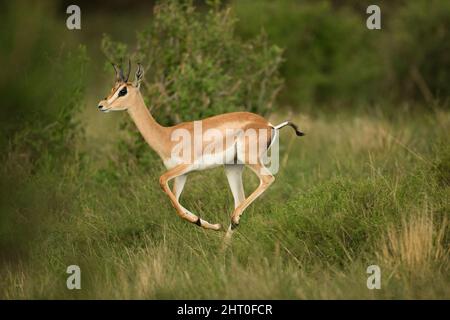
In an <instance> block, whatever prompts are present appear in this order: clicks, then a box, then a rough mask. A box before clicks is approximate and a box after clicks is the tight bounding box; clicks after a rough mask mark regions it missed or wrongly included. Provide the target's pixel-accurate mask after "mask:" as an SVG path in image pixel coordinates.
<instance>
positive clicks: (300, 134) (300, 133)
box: [295, 130, 305, 137]
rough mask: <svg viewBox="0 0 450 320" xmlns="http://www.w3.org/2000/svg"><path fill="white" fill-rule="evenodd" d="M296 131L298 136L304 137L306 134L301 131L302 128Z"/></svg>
mask: <svg viewBox="0 0 450 320" xmlns="http://www.w3.org/2000/svg"><path fill="white" fill-rule="evenodd" d="M295 133H296V134H297V137H302V136H304V135H305V133H304V132H301V131H300V130H295Z"/></svg>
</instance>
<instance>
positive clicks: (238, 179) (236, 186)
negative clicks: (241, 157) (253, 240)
mask: <svg viewBox="0 0 450 320" xmlns="http://www.w3.org/2000/svg"><path fill="white" fill-rule="evenodd" d="M243 169H244V165H242V164H230V165H225V174H226V176H227V179H228V184H229V185H230V189H231V193H232V194H233V198H234V209H236V208H237V207H238V206H239V205H240V204H241V203H242V202H243V201H244V200H245V193H244V185H243V184H242V171H243ZM232 234H233V230H232V228H231V224H230V226H229V227H228V230H227V233H226V235H225V240H227V239H230V238H231V235H232Z"/></svg>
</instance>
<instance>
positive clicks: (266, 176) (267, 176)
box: [230, 163, 275, 230]
mask: <svg viewBox="0 0 450 320" xmlns="http://www.w3.org/2000/svg"><path fill="white" fill-rule="evenodd" d="M247 166H248V167H249V168H250V169H252V171H253V172H254V173H255V174H256V175H257V176H258V178H259V186H258V187H257V188H256V189H255V191H253V193H252V194H250V195H249V196H248V198H247V199H245V200H244V201H243V202H242V203H241V204H240V205H239V206H238V207H237V208H236V209H235V210H234V212H233V215H232V216H231V225H230V229H231V230H233V229H234V228H236V227H237V226H238V224H239V220H240V218H241V215H242V213H243V212H244V210H245V209H246V208H247V207H248V206H249V205H250V204H251V203H252V202H253V201H255V200H256V198H258V197H259V196H260V195H261V194H262V193H263V192H264V191H266V189H267V188H268V187H269V186H270V185H271V184H272V183H273V182H274V181H275V177H274V176H273V175H272V174H271V172H270V171H269V170H268V169H267V168H266V167H264V165H263V164H261V163H257V164H247Z"/></svg>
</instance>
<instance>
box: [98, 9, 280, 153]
mask: <svg viewBox="0 0 450 320" xmlns="http://www.w3.org/2000/svg"><path fill="white" fill-rule="evenodd" d="M235 22H236V19H235V18H234V16H233V15H232V13H231V11H230V9H228V8H222V7H220V6H219V5H218V4H217V3H214V4H211V5H209V6H208V8H207V12H200V11H198V10H196V9H195V7H194V6H193V4H192V1H188V2H187V3H186V4H180V2H178V1H164V2H162V3H161V4H158V5H156V6H155V9H154V16H153V18H152V20H151V21H150V24H149V26H148V27H147V28H146V29H145V30H144V31H141V32H138V34H137V46H136V49H135V50H131V53H130V56H131V57H132V59H133V60H135V61H141V62H142V64H143V65H144V67H145V69H146V76H145V83H144V86H143V89H142V92H143V94H144V97H145V98H146V100H147V102H148V105H149V106H151V109H152V110H151V111H152V114H153V115H154V116H155V118H156V119H157V120H158V121H159V122H161V123H163V124H165V125H172V124H175V123H178V122H180V121H192V120H199V119H202V118H205V117H209V116H213V115H217V114H220V113H225V112H232V111H250V112H255V113H259V114H261V115H264V114H267V113H268V112H269V110H270V109H271V108H272V107H273V105H274V102H275V98H276V95H277V93H278V91H279V89H280V86H281V84H282V80H281V78H280V77H279V73H278V68H279V66H280V64H281V62H282V57H281V55H282V50H281V49H280V48H278V47H277V46H274V45H269V43H268V42H267V39H266V38H265V36H264V35H258V36H257V37H255V38H253V39H251V40H249V41H241V40H240V39H239V38H237V37H236V36H235V34H234V26H235ZM102 48H103V51H104V52H105V54H106V56H107V57H108V59H109V60H111V61H116V62H117V61H120V60H121V59H122V58H126V57H124V55H125V54H126V52H127V51H128V50H127V47H126V45H124V44H123V43H114V42H112V41H111V39H110V37H108V36H106V37H105V38H104V39H103V43H102ZM128 123H129V122H128ZM125 127H126V128H127V130H128V129H130V127H128V126H125ZM142 143H143V142H142V139H140V138H137V139H135V140H134V147H131V150H130V148H127V150H128V151H131V152H133V153H134V154H135V155H139V154H140V151H139V150H140V149H142V148H141V147H140V145H141V144H142ZM145 150H146V149H145Z"/></svg>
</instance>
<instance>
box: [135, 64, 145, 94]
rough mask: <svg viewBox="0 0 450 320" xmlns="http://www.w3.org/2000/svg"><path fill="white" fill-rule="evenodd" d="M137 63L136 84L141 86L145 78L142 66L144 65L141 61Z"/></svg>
mask: <svg viewBox="0 0 450 320" xmlns="http://www.w3.org/2000/svg"><path fill="white" fill-rule="evenodd" d="M137 65H138V68H137V70H136V74H135V76H134V86H135V87H137V88H139V87H140V86H141V81H142V79H143V78H144V68H142V65H141V64H140V63H138V64H137Z"/></svg>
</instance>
